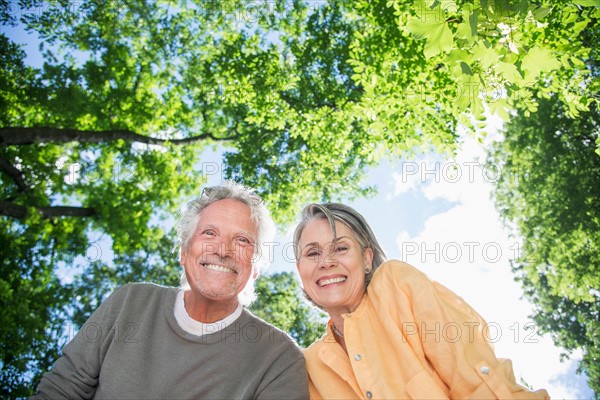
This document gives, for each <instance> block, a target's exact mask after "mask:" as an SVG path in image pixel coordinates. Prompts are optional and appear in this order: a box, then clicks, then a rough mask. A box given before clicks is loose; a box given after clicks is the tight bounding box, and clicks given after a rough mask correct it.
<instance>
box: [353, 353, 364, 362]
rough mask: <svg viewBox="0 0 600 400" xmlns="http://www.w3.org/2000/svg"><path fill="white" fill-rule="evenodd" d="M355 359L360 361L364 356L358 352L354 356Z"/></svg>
mask: <svg viewBox="0 0 600 400" xmlns="http://www.w3.org/2000/svg"><path fill="white" fill-rule="evenodd" d="M354 359H355V360H356V361H360V360H362V357H361V355H360V354H357V355H355V356H354Z"/></svg>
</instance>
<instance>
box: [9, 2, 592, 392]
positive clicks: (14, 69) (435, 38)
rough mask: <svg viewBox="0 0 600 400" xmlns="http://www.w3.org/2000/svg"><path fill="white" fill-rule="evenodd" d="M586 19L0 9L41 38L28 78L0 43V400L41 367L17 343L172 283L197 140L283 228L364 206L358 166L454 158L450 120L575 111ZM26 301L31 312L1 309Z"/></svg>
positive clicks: (442, 13)
mask: <svg viewBox="0 0 600 400" xmlns="http://www.w3.org/2000/svg"><path fill="white" fill-rule="evenodd" d="M593 5H597V1H596V0H578V1H575V2H570V1H566V0H563V1H558V2H556V1H553V2H550V1H539V2H536V3H535V4H529V2H524V1H493V2H491V1H487V0H486V1H483V0H480V1H473V2H467V1H423V2H414V1H399V0H386V1H383V0H377V1H367V0H348V1H331V2H326V3H325V2H322V3H315V2H307V1H304V0H293V1H275V2H270V1H267V2H247V1H242V0H219V1H217V0H215V1H198V2H185V1H164V0H144V1H143V0H132V1H127V2H119V1H101V0H90V1H85V2H69V1H68V0H59V1H56V2H52V3H50V4H49V3H47V2H44V1H41V0H27V1H25V0H19V1H16V2H13V3H6V2H4V3H2V4H0V23H2V24H3V25H4V26H14V25H16V24H22V26H23V27H24V28H25V29H26V30H27V31H29V32H31V33H33V34H34V35H36V36H37V37H39V39H40V52H41V54H42V55H43V58H44V65H43V66H40V67H34V66H30V65H27V64H26V63H25V61H24V60H25V53H24V52H23V50H22V49H20V48H19V46H17V45H16V44H15V43H14V42H13V41H12V40H11V39H10V38H9V37H8V36H7V35H6V34H4V33H0V49H1V53H0V58H1V61H2V65H3V68H2V70H1V71H0V74H1V76H0V85H1V86H0V180H1V182H2V187H1V189H0V193H1V195H0V221H1V222H2V223H1V224H0V225H1V226H2V229H3V231H2V235H3V239H5V238H6V240H7V241H9V242H13V241H14V242H15V243H16V244H15V245H14V246H7V247H6V249H7V250H6V251H5V252H3V254H2V276H0V284H1V285H3V287H5V288H10V291H9V292H7V294H6V296H4V297H2V301H3V304H2V306H3V307H4V308H7V307H8V308H11V307H12V308H14V309H15V310H20V311H19V312H18V313H16V312H15V313H7V314H6V315H5V316H3V318H4V317H5V319H6V320H5V321H3V322H6V324H7V325H6V326H10V327H11V329H12V332H13V333H12V334H11V336H10V338H11V340H17V341H20V342H19V344H15V346H14V347H8V346H4V347H2V348H1V351H2V354H0V356H1V357H2V358H1V359H2V367H3V368H2V369H3V371H7V372H6V373H4V374H3V375H2V379H4V380H3V383H2V387H3V391H10V390H12V391H13V393H16V390H21V389H23V390H26V388H25V386H24V385H27V382H28V380H29V378H30V377H31V376H33V377H34V378H33V380H34V381H35V379H36V378H35V377H36V376H39V373H40V372H41V371H43V369H44V368H46V366H47V365H48V364H47V362H46V361H44V360H48V359H50V358H52V355H53V354H55V353H56V347H53V345H52V341H51V340H48V341H39V342H36V346H37V348H36V352H37V353H35V354H34V353H32V350H31V349H32V348H33V347H32V344H33V343H34V342H33V341H34V338H40V337H47V338H60V337H64V335H63V330H64V324H62V325H61V324H60V323H59V322H60V321H61V320H60V319H57V318H63V317H64V318H66V319H65V321H66V322H65V323H67V322H68V321H71V322H77V321H81V320H82V319H84V318H85V316H86V315H87V314H89V311H90V310H91V309H93V308H94V306H95V305H97V303H98V302H99V301H101V299H102V298H104V297H105V296H106V293H107V292H108V290H109V289H110V288H112V287H114V286H116V285H118V284H121V283H123V282H125V281H127V280H139V279H154V280H156V281H157V282H159V283H173V282H175V281H176V277H177V269H176V268H174V267H173V264H176V263H175V262H174V256H173V253H172V252H171V251H170V249H171V244H172V243H173V241H174V239H173V235H172V232H171V230H170V225H172V224H171V222H172V221H171V220H172V218H173V215H174V214H175V213H176V208H177V205H178V204H180V203H181V201H182V200H183V199H184V198H189V197H190V196H191V195H192V193H194V192H196V191H197V190H198V188H199V187H200V186H201V185H202V183H203V182H204V177H205V176H203V170H202V168H203V165H202V158H201V151H202V150H203V149H205V148H206V147H207V146H211V145H214V144H217V143H218V144H224V145H225V146H226V148H227V152H226V154H225V158H224V166H223V170H224V172H225V176H226V177H231V178H234V179H236V180H240V181H243V182H244V183H246V184H249V185H251V186H254V187H256V188H257V189H258V191H259V193H260V194H261V195H263V197H264V198H265V200H266V201H267V202H268V203H269V205H270V207H271V209H272V210H273V213H274V215H275V217H276V218H277V220H278V221H279V222H282V223H284V222H289V221H290V220H291V219H292V216H293V215H294V214H295V212H297V210H298V209H299V207H300V206H301V205H303V204H304V203H306V202H308V201H315V200H333V199H336V198H340V197H342V196H343V197H344V198H350V197H352V196H356V195H366V194H369V193H370V192H371V190H372V188H369V187H365V186H364V185H363V184H361V179H362V177H363V175H364V171H365V168H366V167H367V166H369V165H373V164H375V163H376V162H377V161H378V160H379V159H380V158H381V157H382V155H386V156H390V157H394V156H398V155H408V154H411V153H412V152H415V151H419V150H425V149H430V148H433V149H435V150H437V151H440V152H451V151H453V150H454V149H455V147H456V145H457V143H456V140H457V134H456V127H457V125H458V124H465V125H467V126H470V125H471V117H472V116H474V117H475V118H479V119H481V115H482V112H483V110H484V106H485V105H486V104H487V106H488V107H489V108H490V110H491V111H492V112H497V113H499V114H501V115H504V116H507V110H510V109H511V108H513V107H526V108H527V110H530V111H533V110H535V106H536V103H537V101H538V97H543V96H544V95H547V94H548V93H551V92H556V93H558V96H559V98H561V99H566V100H568V101H566V102H565V104H569V110H568V112H569V114H572V115H576V114H577V113H579V112H585V111H586V110H587V109H588V108H589V106H590V104H591V103H593V102H594V101H597V97H594V96H597V95H596V94H595V93H594V92H588V91H585V90H581V88H593V87H595V86H594V81H593V79H594V77H593V76H592V75H591V74H590V73H589V71H588V69H587V67H586V64H585V63H584V62H582V61H581V60H585V59H586V58H588V57H589V52H590V49H591V48H593V45H592V44H584V45H583V46H580V45H579V42H581V40H580V34H581V31H582V30H583V29H584V28H585V27H586V26H588V25H590V24H594V23H596V22H597V18H598V12H599V11H598V7H593ZM490 86H493V87H494V89H495V90H494V91H490V90H489V87H490ZM480 92H481V93H482V94H483V95H484V96H483V97H480V96H479V95H478V94H479V93H480ZM497 93H501V95H499V96H496V94H497ZM486 95H487V96H486ZM490 97H491V98H490ZM490 100H494V101H490ZM97 243H103V245H102V246H101V249H102V250H103V254H102V255H101V256H100V257H89V254H87V252H88V250H89V249H90V247H91V246H94V245H95V244H97ZM107 253H110V254H107ZM86 257H87V259H86ZM90 261H91V262H90ZM32 268H33V269H36V274H37V275H35V276H32V273H33V272H32V271H31V270H32ZM40 279H41V280H42V282H43V283H44V284H43V285H41V286H38V283H39V282H40ZM35 291H37V292H35ZM33 292H35V293H37V295H38V297H36V298H37V299H39V301H40V304H44V305H47V308H46V309H45V311H43V312H40V311H39V309H38V308H36V307H37V305H36V306H35V307H34V305H33V304H29V303H27V304H29V308H19V307H20V306H19V307H17V306H16V305H15V304H16V302H19V301H23V298H26V297H25V296H27V295H29V294H32V293H33ZM73 296H75V297H73ZM73 299H75V300H73ZM77 299H78V300H77ZM23 313H28V314H27V315H28V317H29V318H30V322H28V323H27V324H22V322H23V319H22V317H23ZM57 316H60V317H57ZM71 322H68V323H71ZM19 329H20V331H19ZM15 332H17V333H15ZM44 335H45V336H44ZM7 340H8V339H7ZM57 341H58V340H57ZM46 346H48V347H46ZM12 349H15V350H14V351H13V350H12ZM28 349H29V350H28ZM44 354H45V355H44ZM27 363H29V364H27ZM28 371H29V372H28ZM19 388H20V389H19ZM3 394H4V392H3Z"/></svg>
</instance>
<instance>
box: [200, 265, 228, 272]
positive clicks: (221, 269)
mask: <svg viewBox="0 0 600 400" xmlns="http://www.w3.org/2000/svg"><path fill="white" fill-rule="evenodd" d="M204 268H206V269H210V270H212V271H219V272H229V273H235V271H234V270H232V269H231V268H226V267H223V266H221V265H216V264H204Z"/></svg>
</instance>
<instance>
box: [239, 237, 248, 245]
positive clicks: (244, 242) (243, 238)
mask: <svg viewBox="0 0 600 400" xmlns="http://www.w3.org/2000/svg"><path fill="white" fill-rule="evenodd" d="M237 241H238V242H240V243H243V244H250V239H248V238H245V237H239V238H238V239H237Z"/></svg>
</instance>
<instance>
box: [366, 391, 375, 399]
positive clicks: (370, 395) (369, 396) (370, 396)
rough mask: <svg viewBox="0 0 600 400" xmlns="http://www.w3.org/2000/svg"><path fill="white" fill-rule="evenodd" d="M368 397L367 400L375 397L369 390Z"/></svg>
mask: <svg viewBox="0 0 600 400" xmlns="http://www.w3.org/2000/svg"><path fill="white" fill-rule="evenodd" d="M366 395H367V399H370V398H372V397H373V393H371V391H370V390H367V393H366Z"/></svg>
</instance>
